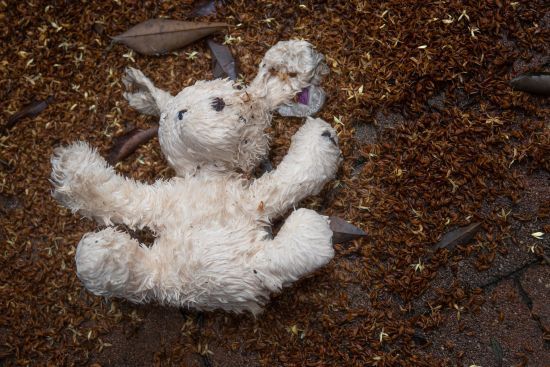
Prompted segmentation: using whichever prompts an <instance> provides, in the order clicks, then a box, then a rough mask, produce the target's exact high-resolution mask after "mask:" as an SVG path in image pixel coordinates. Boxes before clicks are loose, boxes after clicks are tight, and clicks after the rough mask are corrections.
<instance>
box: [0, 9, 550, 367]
mask: <svg viewBox="0 0 550 367" xmlns="http://www.w3.org/2000/svg"><path fill="white" fill-rule="evenodd" d="M193 7H194V5H193V4H192V3H189V2H185V3H183V4H182V3H181V2H179V1H163V2H155V1H116V0H115V1H106V2H70V1H38V0H37V1H33V2H15V1H3V2H0V37H1V39H2V45H3V47H2V51H1V53H2V54H1V59H0V63H1V68H0V85H1V90H0V96H1V98H0V106H1V107H2V108H1V113H0V116H1V125H0V128H1V129H2V135H1V137H0V159H1V160H0V182H1V186H0V223H1V226H0V244H1V245H0V246H1V247H0V249H1V251H0V311H1V312H0V364H1V365H6V366H8V365H10V366H11V365H46V364H50V365H59V366H61V365H92V366H148V365H189V366H255V365H265V366H274V365H275V366H278V365H285V366H303V365H306V366H322V365H335V366H365V365H371V366H398V365H403V366H437V365H441V366H449V365H458V366H471V365H478V366H483V367H488V366H512V365H525V366H544V365H547V363H548V361H549V360H550V347H549V331H550V308H549V307H550V306H549V305H550V299H549V295H550V293H549V290H550V283H549V282H550V276H549V275H550V274H549V270H548V269H549V268H548V263H547V259H548V257H546V255H545V254H544V252H545V251H546V252H547V253H548V250H549V249H548V246H549V241H548V238H549V237H550V236H549V235H548V234H547V233H548V232H550V220H549V214H550V189H549V186H548V182H549V178H550V174H549V160H548V159H549V156H550V151H549V145H550V134H549V119H550V118H549V116H550V114H549V112H550V110H549V109H550V105H549V103H548V99H547V98H546V99H545V98H544V97H537V96H530V95H528V94H526V93H522V92H516V91H512V90H511V88H510V86H509V84H508V81H509V80H510V79H511V78H512V77H514V76H516V75H518V74H520V73H523V72H526V71H537V70H543V69H544V68H545V65H546V67H547V65H548V62H549V61H550V58H549V55H550V42H549V40H550V31H549V27H550V10H549V9H548V7H547V4H546V5H545V1H544V0H531V1H517V2H510V1H508V0H490V1H483V2H479V1H454V0H452V1H439V2H425V1H398V0H393V1H376V2H371V1H349V2H348V1H342V2H336V1H334V2H324V1H319V2H314V1H303V2H297V1H286V2H282V1H281V2H280V1H261V2H257V3H256V2H243V1H227V2H224V3H222V4H220V7H219V8H218V11H217V13H216V14H212V15H209V16H206V17H193V16H191V14H192V9H193ZM158 17H169V18H172V19H181V20H186V19H187V20H203V21H223V22H227V23H229V24H231V25H233V27H232V28H231V29H230V30H229V31H228V33H227V35H228V37H224V35H219V36H216V37H215V39H216V40H218V41H219V42H223V41H224V40H225V41H227V43H228V44H229V47H230V48H231V50H232V52H233V54H234V56H235V58H236V59H238V62H239V65H240V70H241V74H242V76H243V77H244V79H245V80H248V81H249V80H251V78H252V77H253V76H254V74H255V71H256V68H257V65H258V63H259V61H260V59H261V58H262V56H263V54H264V53H265V51H266V50H267V49H268V48H269V47H270V46H271V45H273V44H275V43H276V42H277V41H279V40H285V39H289V38H304V39H306V40H308V41H310V42H312V43H313V44H315V45H316V47H317V48H318V50H319V51H321V52H322V53H324V54H325V55H326V56H327V60H328V64H329V66H330V69H331V73H330V75H329V76H328V78H327V80H326V81H325V83H324V86H325V89H326V91H327V93H328V96H329V98H328V101H327V104H326V106H325V107H324V108H323V110H322V112H321V113H320V116H321V117H323V118H324V119H326V120H327V121H329V122H331V123H333V125H334V126H335V127H336V128H337V129H338V132H339V137H340V144H341V147H342V151H343V153H344V156H345V161H344V163H343V166H342V169H341V170H340V172H339V174H338V177H337V180H335V181H334V182H332V183H331V184H330V185H329V186H328V187H327V188H326V190H325V191H324V192H323V193H322V194H321V195H319V196H318V197H315V198H312V199H309V200H307V201H306V202H305V203H303V205H304V206H307V207H310V208H313V209H316V210H319V211H321V212H324V213H327V214H337V215H339V216H341V217H343V218H346V219H347V220H348V221H350V222H352V223H354V224H355V225H357V226H359V227H362V228H364V229H365V230H366V231H367V232H368V233H369V237H368V238H366V239H363V240H361V241H357V242H354V243H352V244H348V245H345V246H343V245H338V246H337V255H336V257H335V259H334V260H333V261H332V262H331V263H330V264H329V265H328V266H326V267H325V268H323V269H322V270H320V271H318V272H317V273H315V274H314V275H312V276H311V277H309V278H307V279H304V280H302V281H300V282H299V283H297V284H295V285H294V286H292V287H291V288H289V289H286V290H285V291H284V292H283V293H282V294H281V295H278V296H275V297H274V298H273V300H272V302H271V303H270V304H269V306H268V307H267V309H266V310H265V312H264V313H263V314H262V315H261V316H259V317H258V318H257V319H254V318H253V317H252V316H249V315H240V316H236V315H229V314H224V313H221V312H220V313H217V312H216V313H206V314H204V315H197V314H194V313H191V312H187V313H180V311H179V310H175V309H167V308H162V307H158V306H154V305H149V306H135V305H131V304H129V303H126V302H123V301H120V300H110V301H106V300H103V299H101V298H99V297H95V296H92V295H91V294H89V293H87V292H86V291H85V290H84V289H83V288H82V286H81V284H80V283H79V281H78V279H77V277H76V275H75V265H74V253H75V246H76V244H77V243H78V241H79V239H80V237H81V236H82V235H83V234H84V233H86V232H87V231H90V230H93V229H95V228H96V225H95V224H94V223H92V222H91V221H89V220H83V219H81V218H80V217H78V216H75V215H73V214H71V213H70V212H68V211H67V210H65V209H63V208H61V207H59V206H58V205H57V204H56V203H55V202H54V201H53V200H52V198H51V197H50V184H49V182H48V176H49V172H50V164H49V157H50V155H51V153H52V150H53V148H54V147H55V146H57V145H59V144H63V143H68V142H71V141H74V140H77V139H82V140H87V141H90V142H91V143H92V144H93V145H95V146H97V147H98V148H99V149H100V151H101V152H102V153H104V154H107V152H108V150H109V148H110V147H111V146H112V144H113V139H114V138H115V137H117V136H120V135H122V134H124V133H125V132H127V131H129V130H131V129H132V128H134V127H136V126H137V127H142V128H146V127H150V126H151V125H152V124H154V123H156V121H155V119H154V118H150V117H146V116H143V115H140V114H138V113H137V112H135V111H134V110H132V109H131V108H129V106H128V105H127V104H126V103H125V102H124V100H123V98H122V85H121V82H120V79H121V75H122V73H123V70H124V68H125V67H127V66H133V67H137V68H139V69H141V70H143V71H144V72H145V74H147V75H148V76H150V77H151V79H153V80H154V81H155V83H157V85H159V86H160V87H163V88H165V89H168V90H170V91H172V92H177V91H178V90H179V89H181V88H182V87H183V86H186V85H189V84H191V83H193V82H194V81H196V80H200V79H209V78H211V77H212V70H211V57H210V54H209V52H208V48H207V47H206V45H205V43H204V41H200V42H198V43H195V44H192V45H190V46H188V47H186V48H185V49H183V50H182V51H178V52H174V53H170V54H168V55H164V56H160V57H156V56H140V55H137V54H135V53H133V52H131V51H130V50H129V49H128V48H126V47H125V46H123V45H111V46H110V39H109V36H113V35H116V34H119V33H122V32H124V31H125V30H127V29H128V28H129V27H130V26H132V25H135V24H137V23H139V22H141V21H144V20H147V19H150V18H158ZM50 95H51V96H53V97H54V100H53V102H52V103H51V104H50V105H49V106H48V107H47V108H46V109H45V110H44V111H43V112H42V113H40V114H39V115H38V116H36V117H34V118H27V119H22V120H20V121H19V122H17V123H16V124H15V125H14V126H13V127H10V128H9V129H5V128H3V127H6V125H7V121H8V118H9V117H10V116H11V115H12V114H13V113H15V112H16V111H18V110H19V109H20V108H21V107H22V106H24V105H26V104H28V103H30V102H31V101H32V100H34V99H35V100H45V99H46V98H47V97H48V96H50ZM300 123H301V121H300V120H299V119H291V118H281V117H276V118H275V120H274V124H273V128H272V134H273V136H274V138H273V149H272V156H271V159H272V161H273V163H274V164H276V163H277V162H279V161H280V159H281V157H282V156H283V155H284V153H285V151H286V149H287V148H288V145H289V142H290V136H291V135H292V134H293V133H294V132H295V131H296V130H297V128H298V127H299V126H300ZM117 168H118V170H119V171H120V172H123V173H124V174H126V175H128V176H131V177H134V178H136V179H141V180H144V181H149V182H152V181H153V180H155V179H156V178H159V177H164V178H169V177H171V175H172V174H173V173H172V171H171V170H170V169H168V168H167V165H166V162H165V161H164V160H163V157H162V155H161V152H160V148H159V145H158V141H157V140H156V139H153V140H151V142H149V143H148V144H147V145H145V146H143V147H141V148H139V149H138V150H137V151H136V153H135V154H133V155H132V156H130V157H129V158H127V159H126V160H125V161H123V162H121V163H119V165H118V166H117ZM475 222H479V223H481V225H480V228H481V229H480V230H479V231H478V232H477V234H476V235H475V237H474V238H473V239H472V240H471V241H469V242H466V243H465V244H463V245H458V246H451V247H449V248H443V249H440V250H437V251H434V250H433V248H434V245H435V244H437V243H438V241H440V239H441V237H442V236H443V235H444V234H445V233H447V232H449V231H451V230H453V229H456V228H459V227H463V226H466V225H469V224H471V223H475ZM537 232H541V234H539V235H537V236H533V235H532V234H533V233H537ZM545 361H546V362H545Z"/></svg>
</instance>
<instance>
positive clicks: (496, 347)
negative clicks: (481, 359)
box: [491, 338, 504, 366]
mask: <svg viewBox="0 0 550 367" xmlns="http://www.w3.org/2000/svg"><path fill="white" fill-rule="evenodd" d="M491 349H492V350H493V353H494V354H495V357H496V360H497V365H498V366H502V360H503V358H504V355H503V352H502V346H501V345H500V343H499V342H498V340H496V339H495V338H491Z"/></svg>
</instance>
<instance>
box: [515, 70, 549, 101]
mask: <svg viewBox="0 0 550 367" xmlns="http://www.w3.org/2000/svg"><path fill="white" fill-rule="evenodd" d="M510 84H511V85H512V88H514V89H515V90H520V91H522V92H528V93H533V94H541V95H544V96H550V73H546V72H540V73H525V74H522V75H520V76H518V77H515V78H514V79H512V80H511V81H510Z"/></svg>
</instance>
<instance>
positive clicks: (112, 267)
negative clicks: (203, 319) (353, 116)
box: [51, 41, 341, 313]
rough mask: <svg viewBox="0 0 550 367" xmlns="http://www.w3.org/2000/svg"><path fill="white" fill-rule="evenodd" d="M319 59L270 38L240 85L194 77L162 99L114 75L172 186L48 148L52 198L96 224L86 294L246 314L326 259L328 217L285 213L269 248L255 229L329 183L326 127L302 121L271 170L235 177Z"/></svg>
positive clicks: (84, 256)
mask: <svg viewBox="0 0 550 367" xmlns="http://www.w3.org/2000/svg"><path fill="white" fill-rule="evenodd" d="M323 60H324V58H323V56H322V55H321V54H320V53H318V52H316V51H315V50H314V49H313V48H312V46H311V45H310V44H309V43H307V42H305V41H286V42H279V43H278V44H277V45H275V46H274V47H272V48H271V49H270V50H268V52H267V53H266V55H265V57H264V59H263V60H262V62H261V65H260V70H259V73H258V75H257V76H256V78H255V79H254V80H253V81H252V83H250V85H249V86H248V87H246V88H243V87H240V86H239V85H237V84H235V83H233V82H231V81H230V80H227V79H225V80H222V79H217V80H212V81H199V82H197V83H196V84H195V85H193V86H190V87H187V88H185V89H183V90H182V91H181V92H180V93H178V95H176V96H175V97H173V96H171V95H170V94H169V93H168V92H165V91H163V90H160V89H158V88H156V87H155V86H154V85H153V83H152V82H151V81H150V80H149V79H148V78H146V77H145V76H144V75H143V74H142V73H141V72H140V71H138V70H136V69H129V70H127V74H126V76H125V79H124V83H125V85H126V86H127V88H129V91H128V92H127V93H125V98H126V99H127V100H128V102H129V103H130V105H131V106H132V107H134V108H136V109H137V110H139V111H141V112H143V113H147V114H153V115H159V116H160V127H159V140H160V145H161V148H162V151H163V153H164V154H165V156H166V159H167V160H168V162H169V164H170V165H171V166H172V167H173V168H174V170H175V171H176V174H177V177H175V178H173V179H171V180H168V181H163V180H159V181H157V182H156V183H155V184H153V185H148V184H144V183H140V182H136V181H134V180H132V179H130V178H126V177H123V176H121V175H119V174H117V173H116V172H115V170H114V169H113V167H111V166H109V165H108V164H107V163H106V161H105V160H104V159H103V158H102V157H101V156H100V155H99V154H98V153H97V152H96V151H95V150H94V149H92V148H91V147H90V146H89V145H88V144H87V143H84V142H76V143H73V144H72V145H69V146H66V147H61V148H57V149H56V150H55V152H54V155H53V157H52V166H53V170H52V175H51V179H52V183H53V185H54V192H53V196H54V197H55V198H56V199H57V200H58V201H60V202H61V203H62V204H63V205H64V206H66V207H67V208H69V209H71V210H72V211H73V212H77V211H78V212H79V213H81V214H82V215H84V216H86V217H90V218H93V219H95V220H96V221H97V222H99V223H100V224H102V225H106V226H107V227H106V228H105V229H102V230H100V231H99V232H94V233H87V234H86V235H84V237H83V238H82V240H81V241H80V243H79V244H78V248H77V251H76V267H77V274H78V277H79V278H80V280H81V281H82V282H83V283H84V285H85V286H86V288H87V289H88V290H90V291H91V292H93V293H94V294H96V295H102V296H113V297H123V298H126V299H128V300H130V301H133V302H146V301H153V300H154V301H158V302H159V303H162V304H168V305H173V306H178V307H189V308H194V309H197V310H213V309H223V310H226V311H233V312H242V311H244V310H249V311H251V312H252V313H257V312H259V311H260V310H261V309H262V306H263V305H264V304H265V303H266V302H267V301H268V299H269V294H270V293H271V292H276V291H279V290H280V289H281V288H282V287H283V286H285V285H287V284H289V283H290V282H293V281H295V280H297V279H298V278H300V277H302V276H304V275H306V274H308V273H311V272H313V271H314V270H316V269H317V268H319V267H321V266H323V265H325V264H326V263H327V262H329V261H330V260H331V258H332V257H333V255H334V250H333V247H332V242H331V237H332V231H331V229H330V227H329V220H328V219H327V218H326V217H324V216H321V215H319V214H317V213H316V212H315V211H313V210H308V209H298V210H295V211H293V212H292V213H291V214H290V216H289V217H288V218H287V219H286V221H285V223H284V225H283V226H282V228H281V229H280V231H279V233H278V234H277V236H276V237H275V238H271V237H270V235H269V233H270V232H269V230H270V223H272V221H273V220H274V219H276V218H277V217H280V216H281V215H283V214H285V212H287V211H288V210H289V209H292V208H293V207H294V206H295V205H297V204H298V202H299V201H300V200H302V199H303V198H305V197H307V196H309V195H315V194H317V193H318V192H319V191H320V190H321V189H322V187H323V185H324V184H325V183H326V182H327V181H329V180H331V179H332V178H333V177H334V176H335V174H336V171H337V168H338V165H339V163H340V160H341V153H340V150H339V148H338V138H337V136H336V133H335V131H334V129H333V128H332V127H331V126H330V125H329V124H327V123H326V122H324V121H322V120H321V119H313V118H307V120H306V122H305V124H304V125H303V126H302V127H301V128H300V129H299V131H298V132H297V133H296V134H295V135H294V136H293V138H292V143H291V146H290V150H289V152H288V154H287V155H286V156H285V158H284V159H283V161H282V162H281V164H280V165H279V166H278V167H277V169H276V170H273V171H271V172H269V173H265V174H264V175H263V176H262V177H260V178H258V179H255V180H252V181H249V180H248V179H246V175H245V174H243V173H249V172H250V171H251V170H252V169H253V168H255V167H256V166H257V165H258V164H259V162H260V161H261V160H262V159H263V158H264V157H265V156H266V155H267V153H268V143H269V141H268V136H266V134H265V132H264V130H265V129H266V128H267V127H268V126H269V125H270V123H271V114H272V112H273V111H274V110H276V109H277V108H280V107H281V106H283V105H285V104H291V103H292V101H293V99H294V98H295V97H296V96H297V94H298V93H300V92H301V91H303V90H306V91H307V89H308V88H317V89H318V88H319V87H318V84H319V82H320V78H321V75H322V74H324V73H326V69H327V67H326V65H325V64H324V62H323ZM116 223H123V224H126V225H127V226H129V227H130V228H143V227H145V226H147V227H149V228H150V229H151V230H152V231H153V232H154V233H155V235H156V240H155V243H154V244H153V245H152V246H151V247H147V246H145V245H142V244H140V243H138V241H136V240H135V239H133V238H131V237H130V235H129V234H127V233H126V232H122V231H120V230H117V229H115V228H114V227H112V225H113V224H116Z"/></svg>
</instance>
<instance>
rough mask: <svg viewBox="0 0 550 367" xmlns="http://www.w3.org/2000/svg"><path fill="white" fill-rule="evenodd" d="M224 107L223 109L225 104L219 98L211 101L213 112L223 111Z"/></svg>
mask: <svg viewBox="0 0 550 367" xmlns="http://www.w3.org/2000/svg"><path fill="white" fill-rule="evenodd" d="M224 107H225V102H224V101H223V99H222V98H220V97H216V98H214V100H213V101H212V108H213V109H214V110H216V111H218V112H220V111H221V110H223V108H224Z"/></svg>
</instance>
